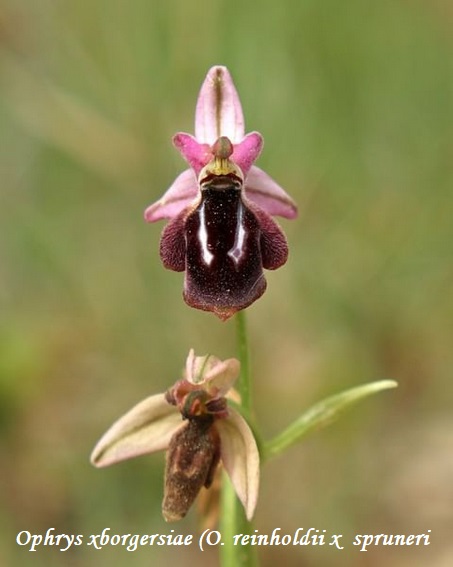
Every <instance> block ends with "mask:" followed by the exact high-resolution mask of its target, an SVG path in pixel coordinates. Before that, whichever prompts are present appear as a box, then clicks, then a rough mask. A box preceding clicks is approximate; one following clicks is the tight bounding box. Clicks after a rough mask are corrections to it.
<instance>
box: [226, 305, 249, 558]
mask: <svg viewBox="0 0 453 567" xmlns="http://www.w3.org/2000/svg"><path fill="white" fill-rule="evenodd" d="M235 318H236V336H237V349H238V358H239V362H240V363H241V375H240V378H239V385H238V390H239V394H240V395H241V406H242V407H243V408H244V412H245V413H246V414H247V415H250V414H251V410H252V396H251V375H250V359H249V347H248V336H247V327H246V320H245V312H244V311H239V312H238V313H237V314H236V316H235ZM220 529H221V533H222V542H223V544H224V545H222V546H221V548H220V559H221V565H222V567H253V566H255V565H257V561H256V559H257V558H256V553H255V548H254V547H252V546H250V545H245V546H242V545H234V539H233V538H234V536H235V535H237V534H251V533H253V527H252V524H251V523H250V522H249V521H248V520H247V518H246V517H245V513H244V509H243V507H242V504H241V503H240V502H239V500H238V498H237V496H236V493H235V492H234V489H233V486H232V484H231V482H230V479H229V478H228V476H227V475H226V474H225V473H224V475H223V482H222V511H221V520H220Z"/></svg>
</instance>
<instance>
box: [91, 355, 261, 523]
mask: <svg viewBox="0 0 453 567" xmlns="http://www.w3.org/2000/svg"><path fill="white" fill-rule="evenodd" d="M238 375H239V362H238V361H237V360H236V359H228V360H224V361H221V360H219V359H218V358H216V357H214V356H209V355H208V356H195V354H194V351H193V350H191V351H190V352H189V356H188V358H187V362H186V368H185V372H184V378H183V379H182V380H179V381H177V382H176V383H175V384H174V385H173V386H172V387H171V388H170V389H169V390H167V392H165V393H162V394H156V395H154V396H150V397H148V398H146V399H145V400H143V401H142V402H140V403H139V404H137V405H136V406H134V407H133V408H132V409H131V410H130V411H129V412H127V413H126V414H125V415H123V416H122V417H121V418H120V419H119V420H118V421H116V422H115V423H114V424H113V425H112V426H111V427H110V429H109V430H108V431H107V432H106V433H105V434H104V435H103V437H102V438H101V439H100V440H99V442H98V443H97V445H96V447H95V448H94V450H93V452H92V455H91V462H92V464H93V465H95V466H96V467H105V466H108V465H111V464H114V463H117V462H119V461H123V460H125V459H130V458H133V457H137V456H139V455H144V454H147V453H153V452H155V451H159V450H166V451H167V458H166V470H165V487H164V499H163V503H162V513H163V516H164V518H165V520H167V521H175V520H180V519H181V518H183V517H184V516H185V515H186V513H187V511H188V510H189V508H190V506H191V505H192V503H193V502H194V500H195V498H196V496H197V494H198V493H199V491H200V489H201V488H202V487H203V486H205V487H206V488H209V486H210V485H211V483H212V481H213V479H214V474H215V472H216V470H217V466H218V464H219V463H220V462H221V463H222V464H223V466H224V468H225V470H226V472H227V473H228V475H229V477H230V479H231V481H232V484H233V486H234V489H235V491H236V493H237V495H238V498H239V499H240V501H241V502H242V504H243V506H244V509H245V513H246V516H247V518H249V519H250V518H251V517H252V516H253V513H254V510H255V506H256V502H257V497H258V487H259V463H260V462H259V453H258V448H257V445H256V442H255V438H254V436H253V433H252V431H251V429H250V427H249V426H248V424H247V422H246V421H245V419H244V418H243V417H242V416H241V415H240V413H239V412H237V411H236V410H235V409H234V408H232V407H230V406H229V405H228V402H227V395H230V394H231V388H232V386H233V384H234V382H235V381H236V379H237V377H238Z"/></svg>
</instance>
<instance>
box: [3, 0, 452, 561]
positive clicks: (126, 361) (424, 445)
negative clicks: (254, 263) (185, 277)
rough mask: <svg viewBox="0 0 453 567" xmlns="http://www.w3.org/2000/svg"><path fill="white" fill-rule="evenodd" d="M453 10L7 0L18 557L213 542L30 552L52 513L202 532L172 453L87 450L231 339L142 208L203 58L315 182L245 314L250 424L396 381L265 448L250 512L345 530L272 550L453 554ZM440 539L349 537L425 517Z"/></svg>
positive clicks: (308, 0) (392, 3)
mask: <svg viewBox="0 0 453 567" xmlns="http://www.w3.org/2000/svg"><path fill="white" fill-rule="evenodd" d="M452 29H453V7H452V4H451V2H448V1H447V0H434V1H432V2H427V1H425V2H422V1H412V2H405V1H403V0H383V1H381V2H379V3H378V2H367V1H363V0H348V1H346V2H336V1H334V0H326V1H324V2H319V1H315V0H301V1H297V0H281V1H279V2H275V1H271V0H263V1H261V2H240V1H238V0H230V1H229V2H222V1H211V2H208V1H206V2H202V1H187V0H186V1H184V0H167V1H166V2H163V1H161V2H159V1H157V0H146V1H145V0H131V1H126V0H108V1H107V0H91V1H90V2H80V1H79V2H78V1H76V0H72V1H71V0H60V1H58V0H40V1H39V2H36V1H34V0H6V2H5V0H3V1H2V2H1V5H0V50H1V51H0V81H1V84H0V131H1V142H0V144H1V154H0V179H1V182H0V183H1V185H0V195H1V201H0V202H1V206H0V231H1V232H0V443H1V445H0V478H1V485H0V486H1V488H0V563H1V564H2V565H5V566H10V565H11V566H16V565H21V566H22V565H25V566H27V565H31V564H33V565H35V566H38V567H39V566H46V567H48V566H50V567H53V566H62V565H65V566H66V565H70V566H74V567H80V566H82V565H83V566H98V565H111V566H116V565H124V563H125V561H127V563H128V565H131V566H134V567H135V566H144V565H150V564H153V565H164V564H168V562H169V561H178V564H179V565H180V566H181V567H184V566H189V565H192V564H195V563H196V564H197V565H200V566H203V565H212V564H216V563H217V555H216V554H217V552H216V550H215V549H214V550H212V551H208V552H205V553H204V554H202V553H201V552H199V551H197V549H196V548H195V546H192V547H191V548H188V549H183V550H181V549H178V548H170V547H168V548H162V547H161V548H157V547H148V548H146V547H145V548H142V549H140V550H138V551H136V552H134V553H131V552H127V551H125V549H120V548H115V547H106V548H104V549H103V550H101V551H94V550H93V549H92V548H90V547H87V546H81V547H77V548H72V549H71V550H70V551H67V552H60V551H57V550H56V549H54V548H46V549H40V550H39V551H38V552H36V553H33V554H32V553H30V552H28V551H26V548H24V547H19V546H17V545H16V543H15V537H16V534H17V533H18V532H19V531H22V530H28V531H30V532H31V533H44V532H45V531H46V529H47V528H49V527H54V528H55V529H56V533H71V534H84V536H85V538H86V539H88V535H89V534H91V533H100V532H101V530H102V529H103V528H105V527H110V528H111V529H112V533H118V534H124V533H132V534H133V533H139V534H146V533H148V534H150V533H168V532H169V530H170V529H175V530H176V532H177V533H194V534H195V533H197V529H198V525H197V517H196V512H195V511H194V510H193V511H192V512H191V513H190V514H189V515H188V517H187V518H186V519H185V520H184V521H182V522H181V523H179V524H176V525H172V526H169V525H166V524H165V523H164V521H163V520H162V518H161V514H160V503H161V498H162V476H163V462H164V459H163V455H162V454H158V455H153V456H151V457H143V458H140V459H136V460H135V461H129V462H126V463H124V464H121V465H116V466H115V467H111V468H109V469H105V470H95V469H94V468H92V467H91V466H90V465H89V463H88V457H89V453H90V451H91V449H92V447H93V445H94V443H95V442H96V441H97V439H98V438H99V436H100V435H101V434H102V433H103V432H104V431H105V429H106V428H107V427H108V426H109V425H110V424H111V423H112V421H113V420H114V419H116V418H117V417H118V416H119V415H121V414H122V413H123V412H124V411H126V410H127V409H129V408H130V407H131V406H132V405H133V404H134V403H136V402H137V401H138V400H140V399H142V398H143V397H145V396H146V395H149V394H151V393H155V392H159V391H162V390H164V389H166V388H167V387H168V385H169V384H170V383H172V382H173V381H175V379H177V378H179V377H180V374H181V369H182V367H183V365H184V361H185V358H186V355H187V352H188V350H189V348H190V347H194V348H195V349H196V351H197V353H199V354H204V353H206V352H211V353H214V354H216V355H217V356H219V357H230V356H233V355H234V354H235V336H234V323H233V322H227V323H221V322H220V321H218V320H217V319H216V318H215V317H214V316H213V315H210V314H206V313H202V312H197V311H195V310H192V309H190V308H188V307H186V306H185V305H184V304H183V301H182V299H181V291H182V275H181V274H176V273H173V272H168V271H166V270H164V269H163V267H162V266H161V263H160V260H159V257H158V242H159V235H160V231H161V229H162V226H163V225H162V224H157V225H146V224H145V223H144V222H143V220H142V217H143V210H144V209H145V207H146V206H147V205H148V204H150V203H151V202H153V201H154V200H156V199H157V198H158V197H159V196H160V195H161V194H162V193H163V192H164V190H165V189H166V188H167V187H168V186H169V185H170V183H171V182H172V181H173V179H174V177H175V176H176V175H177V174H178V173H179V172H180V171H182V170H183V169H184V168H185V165H184V163H183V161H182V159H181V158H180V156H179V154H178V153H177V152H176V151H175V150H174V149H173V148H172V145H171V136H172V135H173V134H174V133H175V132H176V131H179V130H183V131H188V132H193V118H194V108H195V102H196V97H197V94H198V90H199V88H200V85H201V83H202V81H203V79H204V76H205V74H206V72H207V70H208V68H209V67H210V66H211V65H213V64H224V65H227V66H228V68H229V69H230V71H231V73H232V75H233V78H234V80H235V83H236V86H237V88H238V90H239V93H240V95H241V100H242V103H243V107H244V112H245V116H246V126H247V130H248V131H250V130H258V131H260V132H261V133H262V134H263V136H264V138H265V148H264V151H263V154H262V157H261V158H260V161H259V165H260V166H261V167H262V168H263V169H265V170H266V171H267V172H269V173H270V174H271V175H272V176H273V177H274V178H275V179H277V180H278V181H279V182H280V183H281V184H282V186H284V187H285V188H286V189H287V191H288V192H289V193H290V194H291V195H293V197H294V198H295V199H296V201H297V202H298V204H299V208H300V215H299V218H298V219H297V220H296V221H294V222H287V221H283V222H282V225H283V227H284V229H285V231H286V234H287V237H288V240H289V244H290V259H289V262H288V264H287V265H286V266H285V267H284V268H282V269H281V270H278V271H277V272H275V273H268V277H267V279H268V284H269V285H268V291H267V292H266V294H265V295H264V296H263V298H262V299H260V300H259V301H258V302H257V303H256V304H255V305H254V306H252V307H251V308H250V309H249V310H248V322H249V330H250V335H251V346H252V364H253V372H254V376H255V383H256V387H255V406H256V414H257V420H258V422H259V424H260V427H261V428H262V431H263V434H264V436H265V437H270V436H271V435H273V434H275V433H277V432H278V431H279V430H280V429H281V428H282V427H283V426H285V425H286V424H287V423H289V421H290V420H291V419H292V418H294V417H296V416H297V415H298V413H299V412H300V411H301V410H302V409H304V408H307V407H308V406H310V405H311V404H313V403H314V402H316V401H318V400H319V399H321V398H322V397H324V396H326V395H329V394H333V393H336V392H338V391H340V390H342V389H344V388H346V387H350V386H354V385H358V384H361V383H364V382H366V381H371V380H376V379H382V378H393V379H396V380H398V382H399V384H400V386H399V389H398V390H392V391H389V392H384V393H382V394H379V395H378V396H376V397H374V398H371V399H369V400H367V401H365V402H363V403H362V404H361V405H360V407H357V408H355V409H354V410H352V411H351V412H350V413H348V414H347V415H346V416H344V417H343V418H342V419H341V420H340V421H338V422H337V423H335V425H333V426H331V427H330V428H329V429H326V430H323V431H322V432H319V433H316V434H314V435H312V436H311V437H310V439H309V440H307V441H306V442H305V443H303V444H301V445H299V446H297V447H295V448H293V449H291V450H290V451H289V452H288V453H287V454H286V455H285V456H283V457H280V458H279V459H277V460H275V461H274V462H270V463H268V464H267V465H266V467H265V468H264V470H263V475H262V485H261V494H260V501H259V505H258V509H257V514H256V528H257V529H258V530H259V531H260V532H261V533H270V532H271V531H272V529H274V528H275V527H280V528H282V532H283V533H290V534H291V533H293V532H294V531H295V530H296V529H297V528H299V527H301V528H304V529H307V528H310V527H314V528H317V529H320V530H322V529H325V530H327V533H332V532H333V533H342V534H344V538H343V541H344V542H345V543H344V545H345V546H346V547H345V549H344V550H343V551H341V552H340V551H337V550H335V549H333V548H332V547H328V546H326V547H319V548H316V547H313V548H310V547H307V548H300V549H299V548H293V547H279V548H278V547H274V548H270V547H269V548H264V547H263V548H261V549H260V550H259V551H260V558H261V562H262V565H263V566H270V565H274V564H275V562H276V561H279V560H282V561H285V564H286V565H287V566H288V567H292V566H300V565H303V566H307V567H315V566H319V565H322V566H326V567H330V566H334V565H335V566H340V567H341V566H346V565H347V566H349V567H361V566H365V565H366V566H367V567H370V566H371V567H374V566H381V565H384V564H385V565H387V566H389V567H406V566H411V567H414V566H415V567H419V566H420V567H421V566H426V565H428V564H429V565H430V566H431V567H444V566H447V565H451V564H453V544H452V540H451V526H452V525H453V481H452V479H453V414H452V407H453V382H452V378H453V372H452V371H453V345H452V338H453V297H452V281H453V262H452V260H453V254H452V243H453V222H452V219H453V196H452V189H453V166H452V163H453V34H452ZM428 529H431V530H432V531H431V545H430V546H429V547H382V546H381V547H377V548H374V549H371V550H370V551H368V552H366V553H364V552H359V551H358V549H357V548H356V547H353V546H352V545H351V540H352V537H353V535H354V534H356V533H359V534H367V533H406V534H410V533H415V534H416V533H426V531H427V530H428Z"/></svg>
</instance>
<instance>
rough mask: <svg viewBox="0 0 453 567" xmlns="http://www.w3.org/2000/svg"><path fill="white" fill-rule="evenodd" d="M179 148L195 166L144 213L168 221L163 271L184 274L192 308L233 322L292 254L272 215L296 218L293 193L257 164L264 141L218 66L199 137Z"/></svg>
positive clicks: (207, 84) (177, 140)
mask: <svg viewBox="0 0 453 567" xmlns="http://www.w3.org/2000/svg"><path fill="white" fill-rule="evenodd" d="M173 143H174V145H175V146H176V148H177V149H178V150H179V151H180V152H181V154H182V156H183V157H184V158H185V159H186V161H187V162H188V163H189V165H190V169H187V170H186V171H184V172H183V173H181V174H180V175H179V176H178V177H177V178H176V180H175V181H174V182H173V184H172V185H171V186H170V188H169V189H168V190H167V192H166V193H165V194H164V195H163V197H162V198H161V199H159V200H158V201H157V202H156V203H154V204H153V205H151V206H150V207H148V208H147V209H146V211H145V219H146V221H148V222H154V221H157V220H159V219H169V221H170V222H169V223H168V224H167V225H166V227H165V228H164V230H163V233H162V237H161V242H160V256H161V259H162V262H163V264H164V266H165V267H166V268H168V269H170V270H174V271H177V272H182V271H184V272H185V281H184V292H183V296H184V299H185V301H186V303H187V304H188V305H190V306H191V307H195V308H197V309H202V310H205V311H212V312H214V313H215V314H216V315H217V316H218V317H219V318H220V319H223V320H225V319H228V318H229V317H231V316H232V315H233V314H234V313H235V312H237V311H239V310H241V309H244V308H245V307H248V306H249V305H250V304H251V303H253V302H254V301H255V300H256V299H258V298H259V297H260V296H261V295H262V294H263V293H264V290H265V289H266V280H265V278H264V274H263V268H266V269H269V270H274V269H277V268H279V267H280V266H282V265H283V264H284V263H285V262H286V259H287V256H288V246H287V243H286V238H285V236H284V234H283V232H282V231H281V229H280V227H279V226H278V225H277V224H276V222H275V221H274V220H273V219H272V218H271V216H270V215H279V216H282V217H286V218H288V219H292V218H295V217H296V215H297V208H296V205H295V204H294V202H293V201H292V199H291V198H290V197H289V195H287V193H286V192H285V191H284V190H283V189H282V188H281V187H280V186H279V185H278V184H277V183H276V182H275V181H274V180H273V179H272V178H271V177H270V176H269V175H267V173H265V172H264V171H262V170H261V169H259V168H258V167H256V166H255V165H253V164H254V162H255V160H256V159H257V158H258V156H259V154H260V152H261V149H262V145H263V139H262V137H261V135H260V134H259V133H258V132H251V133H249V134H247V135H245V131H244V117H243V113H242V107H241V103H240V101H239V96H238V94H237V91H236V89H235V87H234V84H233V81H232V78H231V76H230V73H229V72H228V70H227V69H226V67H222V66H216V67H212V68H211V69H210V70H209V72H208V74H207V76H206V79H205V81H204V83H203V85H202V87H201V91H200V94H199V97H198V102H197V106H196V112H195V137H194V136H191V135H190V134H185V133H182V132H180V133H178V134H176V135H175V136H174V138H173Z"/></svg>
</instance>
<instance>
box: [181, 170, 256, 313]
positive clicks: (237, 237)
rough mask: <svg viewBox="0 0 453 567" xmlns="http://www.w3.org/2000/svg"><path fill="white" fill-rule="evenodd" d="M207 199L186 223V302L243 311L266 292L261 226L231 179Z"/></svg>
mask: <svg viewBox="0 0 453 567" xmlns="http://www.w3.org/2000/svg"><path fill="white" fill-rule="evenodd" d="M201 195H202V197H201V202H200V204H199V205H198V207H197V208H196V209H195V210H194V211H193V212H191V213H190V214H189V215H188V217H187V219H186V241H187V265H186V278H187V279H186V284H187V287H186V291H185V299H186V301H187V303H189V305H192V306H193V307H197V308H199V309H210V307H211V306H213V305H214V306H215V307H216V308H217V310H219V311H221V310H222V309H225V310H228V308H230V307H233V306H234V308H235V310H237V309H242V308H244V307H246V306H247V305H250V303H252V302H253V301H254V300H255V299H257V298H258V297H259V296H260V295H261V294H262V293H263V292H264V290H265V288H266V281H265V279H264V277H263V269H262V263H261V252H260V230H259V224H258V221H257V219H256V217H255V215H254V214H253V213H252V212H251V211H250V210H249V209H248V208H247V207H246V206H245V205H244V203H243V201H242V197H241V186H240V184H239V183H238V182H234V181H232V180H231V179H230V178H229V177H223V176H219V177H214V178H213V179H212V180H211V181H210V182H209V183H208V184H207V185H205V186H204V187H203V188H202V193H201Z"/></svg>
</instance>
